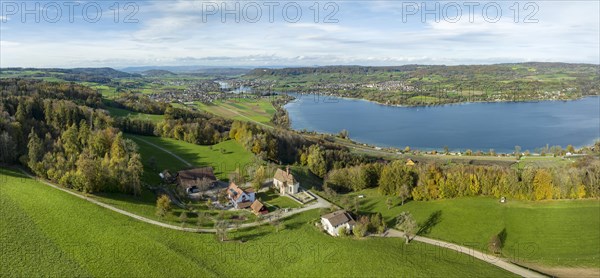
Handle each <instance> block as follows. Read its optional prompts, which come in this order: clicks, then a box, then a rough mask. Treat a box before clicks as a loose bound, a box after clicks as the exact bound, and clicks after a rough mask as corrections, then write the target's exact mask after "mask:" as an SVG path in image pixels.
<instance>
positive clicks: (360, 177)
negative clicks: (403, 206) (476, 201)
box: [308, 143, 600, 202]
mask: <svg viewBox="0 0 600 278" xmlns="http://www.w3.org/2000/svg"><path fill="white" fill-rule="evenodd" d="M597 145H598V147H600V143H597ZM308 166H309V168H310V169H311V171H313V173H314V172H317V173H320V174H322V173H323V172H319V171H318V170H317V171H315V170H314V169H315V165H314V162H311V161H310V160H309V161H308ZM324 178H325V181H324V187H325V190H326V191H329V192H331V191H334V192H349V191H360V190H363V189H366V188H372V187H377V188H378V191H379V192H380V193H381V194H383V195H388V196H396V197H400V198H401V199H402V201H403V202H404V200H408V199H413V200H416V201H420V200H438V199H451V198H456V197H465V196H494V197H501V196H503V197H511V198H515V199H520V200H547V199H581V198H596V197H599V196H600V161H598V160H597V159H593V158H585V159H581V160H578V161H577V162H575V163H573V165H568V166H556V167H552V168H539V167H526V168H524V169H517V168H514V167H507V166H478V165H464V164H450V165H438V164H436V163H429V164H417V165H410V166H409V165H406V164H405V163H404V162H403V161H400V160H396V161H393V162H390V163H371V164H363V165H359V166H353V167H346V168H339V169H334V170H331V171H329V172H328V173H327V174H326V175H325V176H324Z"/></svg>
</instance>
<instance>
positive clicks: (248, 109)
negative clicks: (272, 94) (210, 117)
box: [196, 98, 275, 124]
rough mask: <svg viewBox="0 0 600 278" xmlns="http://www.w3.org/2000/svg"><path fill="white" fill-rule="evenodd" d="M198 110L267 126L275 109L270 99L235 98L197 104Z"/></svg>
mask: <svg viewBox="0 0 600 278" xmlns="http://www.w3.org/2000/svg"><path fill="white" fill-rule="evenodd" d="M196 105H197V106H198V108H199V109H200V110H203V111H206V112H209V113H212V114H215V115H217V116H221V117H223V118H227V119H232V120H239V121H253V122H259V123H264V124H269V123H270V122H271V119H272V118H273V115H274V114H275V108H274V107H273V105H272V104H271V100H270V99H247V98H237V99H228V100H218V101H215V102H214V103H211V104H205V103H197V104H196Z"/></svg>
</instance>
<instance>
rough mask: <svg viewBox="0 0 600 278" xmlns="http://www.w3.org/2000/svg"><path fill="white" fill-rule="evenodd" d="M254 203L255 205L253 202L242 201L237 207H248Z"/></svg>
mask: <svg viewBox="0 0 600 278" xmlns="http://www.w3.org/2000/svg"><path fill="white" fill-rule="evenodd" d="M252 205H253V204H252V202H241V203H239V204H238V206H237V207H238V208H239V209H246V208H249V207H251V206H252Z"/></svg>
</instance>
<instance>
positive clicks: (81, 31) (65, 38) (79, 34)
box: [0, 1, 600, 67]
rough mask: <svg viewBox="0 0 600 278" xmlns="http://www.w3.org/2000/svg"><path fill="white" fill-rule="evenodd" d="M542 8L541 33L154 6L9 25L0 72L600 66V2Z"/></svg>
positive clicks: (387, 9) (524, 27) (480, 23)
mask: <svg viewBox="0 0 600 278" xmlns="http://www.w3.org/2000/svg"><path fill="white" fill-rule="evenodd" d="M218 3H221V2H218ZM359 3H362V2H359ZM539 3H540V10H539V12H538V14H537V15H536V17H537V18H538V19H539V23H535V24H525V23H522V22H520V23H514V22H512V17H511V16H509V15H507V16H505V17H503V18H502V20H500V21H499V22H497V23H488V22H485V21H484V20H483V19H482V18H481V16H478V17H476V18H475V21H474V23H470V22H469V21H468V18H464V20H461V21H459V22H457V23H449V22H445V21H441V22H439V23H436V22H433V21H427V22H425V23H420V22H416V23H415V22H412V23H406V24H404V23H402V22H401V20H399V19H398V9H397V6H396V7H394V6H390V3H389V2H387V1H384V2H379V3H377V5H375V6H367V7H365V8H363V9H360V8H355V10H349V9H342V8H344V7H341V9H340V13H339V14H338V17H339V18H340V23H338V24H324V23H314V22H307V21H302V22H299V23H293V24H292V23H287V22H282V21H276V22H275V23H269V22H266V21H261V22H258V23H254V24H253V23H248V22H241V23H239V24H238V23H232V22H228V23H221V22H220V20H214V21H212V22H210V23H202V9H201V7H199V5H200V4H199V2H198V1H174V2H169V3H163V2H160V3H159V2H150V5H149V6H143V7H140V14H139V16H138V17H139V18H140V23H139V24H134V25H110V26H108V27H110V28H91V27H97V26H91V25H85V24H81V25H74V26H66V27H64V28H65V29H59V28H55V27H54V26H52V25H51V24H50V25H48V24H47V25H44V24H38V25H35V26H34V25H33V24H30V25H24V24H19V23H18V22H9V23H7V24H3V26H2V28H4V27H5V26H10V29H8V28H7V29H8V30H7V31H5V29H2V31H3V34H2V39H3V41H2V49H0V54H1V55H2V64H1V65H0V66H61V67H69V66H128V65H159V64H161V65H191V64H205V65H257V66H265V65H314V64H319V65H326V64H371V65H392V64H406V63H425V64H436V63H437V64H441V63H443V64H459V63H460V64H469V63H495V62H518V61H533V60H535V61H563V62H588V63H598V62H599V59H600V58H599V53H598V49H599V48H600V46H599V45H598V40H599V37H598V36H599V31H600V30H599V19H598V18H599V15H598V13H597V12H594V11H597V10H598V3H588V2H585V3H581V2H578V3H581V4H578V5H571V6H568V7H565V5H561V3H549V2H539ZM362 4H364V3H362ZM307 16H308V15H307ZM310 16H312V15H310ZM217 19H218V18H217ZM69 28H70V29H69Z"/></svg>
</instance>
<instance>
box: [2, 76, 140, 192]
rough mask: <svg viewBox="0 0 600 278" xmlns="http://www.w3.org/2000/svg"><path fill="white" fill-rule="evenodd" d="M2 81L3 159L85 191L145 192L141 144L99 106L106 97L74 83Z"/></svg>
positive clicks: (3, 161) (43, 176) (41, 175)
mask: <svg viewBox="0 0 600 278" xmlns="http://www.w3.org/2000/svg"><path fill="white" fill-rule="evenodd" d="M0 84H1V85H2V103H1V105H0V130H1V133H0V150H1V152H0V162H2V163H7V164H11V163H15V162H17V161H18V162H20V163H21V164H22V165H25V166H27V167H29V168H30V169H31V170H32V171H33V172H34V173H35V174H36V175H37V176H39V177H42V178H45V179H49V180H51V181H53V182H57V183H59V184H61V185H63V186H66V187H72V188H73V189H76V190H80V191H83V192H102V191H111V192H123V193H130V194H139V193H140V190H141V182H140V177H141V175H142V172H143V167H142V163H141V158H140V155H139V153H137V146H136V144H135V143H134V142H133V141H131V140H128V139H124V138H123V135H122V133H121V131H119V130H118V129H116V128H114V127H113V119H112V118H111V117H110V116H109V115H108V114H107V113H106V111H105V110H102V109H95V108H94V106H101V102H96V101H93V100H99V99H100V95H98V94H97V93H96V92H94V91H90V90H88V89H86V88H85V87H82V86H78V85H74V84H64V83H61V84H59V83H49V82H39V81H23V80H2V82H1V83H0ZM65 98H68V99H69V100H67V99H65ZM84 104H89V105H91V106H86V105H84Z"/></svg>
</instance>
